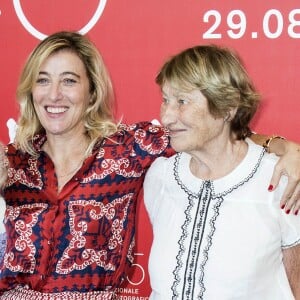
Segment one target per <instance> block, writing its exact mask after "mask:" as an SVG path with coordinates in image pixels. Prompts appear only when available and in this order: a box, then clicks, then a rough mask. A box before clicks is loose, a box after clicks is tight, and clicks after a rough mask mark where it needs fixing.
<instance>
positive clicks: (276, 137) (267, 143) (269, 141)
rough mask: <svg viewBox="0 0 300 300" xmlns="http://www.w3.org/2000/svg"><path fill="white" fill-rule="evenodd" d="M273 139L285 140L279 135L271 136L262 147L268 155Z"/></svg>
mask: <svg viewBox="0 0 300 300" xmlns="http://www.w3.org/2000/svg"><path fill="white" fill-rule="evenodd" d="M275 139H281V140H285V138H284V137H283V136H280V135H272V136H271V137H270V138H268V139H267V140H266V141H265V142H264V143H263V147H264V148H265V149H266V151H267V152H268V153H270V144H271V142H272V141H273V140H275Z"/></svg>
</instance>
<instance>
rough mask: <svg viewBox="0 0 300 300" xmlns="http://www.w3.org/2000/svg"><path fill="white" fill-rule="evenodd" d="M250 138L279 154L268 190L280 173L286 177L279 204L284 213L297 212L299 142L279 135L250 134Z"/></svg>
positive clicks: (298, 199) (275, 182) (274, 185)
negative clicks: (286, 181) (285, 184)
mask: <svg viewBox="0 0 300 300" xmlns="http://www.w3.org/2000/svg"><path fill="white" fill-rule="evenodd" d="M250 138H251V140H252V141H254V142H255V143H256V144H259V145H261V146H265V147H266V148H267V151H268V152H270V153H275V154H276V155H278V156H280V159H279V161H278V162H277V164H276V166H275V169H274V173H273V176H272V178H271V181H270V185H269V191H272V190H274V189H275V188H276V187H277V185H278V183H279V180H280V177H281V176H282V175H286V176H287V177H288V184H287V187H286V189H285V191H284V194H283V196H282V199H281V202H280V206H281V208H282V209H285V211H286V213H290V212H291V211H293V212H294V214H298V212H299V209H300V144H297V143H295V142H291V141H287V140H285V139H283V138H282V137H279V136H271V137H270V136H267V135H260V134H252V135H251V136H250Z"/></svg>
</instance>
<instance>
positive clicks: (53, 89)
mask: <svg viewBox="0 0 300 300" xmlns="http://www.w3.org/2000/svg"><path fill="white" fill-rule="evenodd" d="M49 98H50V99H51V100H53V101H56V100H59V99H61V98H62V90H61V86H60V84H59V83H52V84H51V86H50V90H49Z"/></svg>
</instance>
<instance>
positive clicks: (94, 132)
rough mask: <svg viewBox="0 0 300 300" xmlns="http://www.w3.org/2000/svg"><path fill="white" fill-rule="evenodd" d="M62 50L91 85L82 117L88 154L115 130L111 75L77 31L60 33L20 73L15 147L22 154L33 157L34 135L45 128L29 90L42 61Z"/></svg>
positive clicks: (100, 58) (88, 43)
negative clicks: (78, 65) (74, 59)
mask: <svg viewBox="0 0 300 300" xmlns="http://www.w3.org/2000/svg"><path fill="white" fill-rule="evenodd" d="M61 50H67V51H72V52H73V53H75V54H77V55H78V57H79V58H80V59H81V61H82V62H83V64H84V66H85V69H86V72H87V76H88V79H89V83H90V94H91V95H92V97H91V101H90V103H89V105H88V107H87V110H86V112H85V114H84V116H83V119H84V126H85V133H86V135H87V137H88V139H89V141H90V145H89V147H88V150H87V152H90V151H91V149H92V148H93V146H94V144H95V143H96V142H97V140H99V138H101V137H107V136H109V135H111V134H113V133H115V132H116V131H117V128H118V125H117V124H116V122H115V120H114V103H113V102H114V101H113V88H112V83H111V79H110V76H109V74H108V71H107V69H106V66H105V64H104V62H103V59H102V57H101V55H100V53H99V51H98V50H97V48H96V46H95V45H94V44H93V43H92V42H91V41H90V40H89V39H88V38H87V37H86V36H83V35H81V34H79V33H77V32H70V31H62V32H57V33H54V34H52V35H50V36H48V37H47V38H46V39H44V40H43V41H41V42H40V44H39V45H38V46H37V47H36V48H35V49H34V50H33V52H32V53H31V54H30V55H29V57H28V59H27V61H26V63H25V66H24V68H23V70H22V73H21V76H20V80H19V84H18V87H17V99H18V102H19V105H20V118H19V120H18V127H17V132H16V138H15V144H16V145H17V146H18V148H19V149H20V150H22V151H23V152H28V153H30V154H31V155H36V154H37V153H36V151H35V149H34V147H33V143H32V142H33V139H34V136H35V135H37V134H39V133H43V132H44V128H43V127H42V125H41V122H40V120H39V118H38V116H37V114H36V112H35V109H34V105H33V101H32V88H33V85H34V83H35V82H36V79H37V77H38V74H39V70H40V67H41V65H42V64H43V62H44V61H45V60H46V59H47V58H48V57H49V56H50V55H52V54H53V53H56V52H58V51H61Z"/></svg>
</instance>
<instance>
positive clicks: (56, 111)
mask: <svg viewBox="0 0 300 300" xmlns="http://www.w3.org/2000/svg"><path fill="white" fill-rule="evenodd" d="M46 110H47V112H49V113H52V114H59V113H63V112H65V111H66V110H67V108H66V107H50V106H47V107H46Z"/></svg>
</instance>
